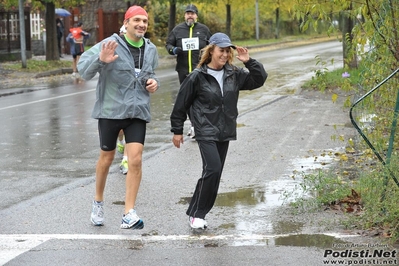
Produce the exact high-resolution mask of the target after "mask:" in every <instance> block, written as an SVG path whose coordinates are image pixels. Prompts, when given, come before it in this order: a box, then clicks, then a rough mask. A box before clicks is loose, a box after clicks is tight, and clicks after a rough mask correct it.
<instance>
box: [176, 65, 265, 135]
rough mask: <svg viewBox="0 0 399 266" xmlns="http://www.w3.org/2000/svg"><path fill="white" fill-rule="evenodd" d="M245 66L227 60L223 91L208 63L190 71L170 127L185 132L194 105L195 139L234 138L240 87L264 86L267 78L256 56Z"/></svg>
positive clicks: (192, 114)
mask: <svg viewBox="0 0 399 266" xmlns="http://www.w3.org/2000/svg"><path fill="white" fill-rule="evenodd" d="M245 67H246V68H247V69H248V70H249V72H248V70H246V69H243V68H240V67H236V66H232V65H228V64H226V65H225V66H224V76H223V95H222V93H221V89H220V86H219V83H218V82H217V80H216V79H215V78H214V77H213V76H212V75H210V74H208V73H207V66H206V65H203V66H202V67H201V68H200V69H199V68H196V69H195V70H194V71H193V72H191V74H190V75H188V76H187V78H186V79H185V80H184V81H183V83H182V84H181V86H180V90H179V93H178V95H177V98H176V102H175V105H174V107H173V111H172V114H171V116H170V120H171V127H172V128H171V131H172V132H173V133H174V134H176V135H180V134H183V126H184V121H185V120H186V118H187V111H188V110H189V108H190V107H191V119H193V124H194V131H195V138H196V140H212V141H230V140H235V139H236V137H237V133H236V127H237V116H238V109H237V102H238V96H239V91H240V90H253V89H256V88H259V87H262V86H263V84H264V83H265V81H266V78H267V73H266V71H265V69H264V67H263V65H262V64H261V63H260V62H258V61H256V60H255V59H252V58H251V59H249V60H248V62H247V63H245Z"/></svg>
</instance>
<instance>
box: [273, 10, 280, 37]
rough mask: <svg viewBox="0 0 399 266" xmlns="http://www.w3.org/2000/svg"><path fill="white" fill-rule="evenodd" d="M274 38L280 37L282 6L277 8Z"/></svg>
mask: <svg viewBox="0 0 399 266" xmlns="http://www.w3.org/2000/svg"><path fill="white" fill-rule="evenodd" d="M274 38H275V39H278V38H280V8H279V7H278V8H276V29H275V33H274Z"/></svg>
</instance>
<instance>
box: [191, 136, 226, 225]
mask: <svg viewBox="0 0 399 266" xmlns="http://www.w3.org/2000/svg"><path fill="white" fill-rule="evenodd" d="M197 143H198V146H199V149H200V152H201V158H202V176H201V178H200V179H198V182H197V186H196V187H195V191H194V195H193V197H192V198H191V201H190V205H189V207H188V209H187V212H186V214H187V215H189V216H192V217H197V218H202V219H204V218H205V215H207V213H208V212H209V211H210V210H211V209H212V207H213V205H214V203H215V200H216V196H217V194H218V190H219V183H220V178H221V176H222V171H223V166H224V162H225V160H226V156H227V150H228V149H229V142H228V141H225V142H218V141H205V140H199V141H197Z"/></svg>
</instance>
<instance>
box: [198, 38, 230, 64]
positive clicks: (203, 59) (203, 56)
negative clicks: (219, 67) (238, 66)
mask: <svg viewBox="0 0 399 266" xmlns="http://www.w3.org/2000/svg"><path fill="white" fill-rule="evenodd" d="M216 47H217V45H216V44H209V45H207V46H205V47H204V48H203V49H202V50H201V52H200V61H199V63H198V65H197V68H200V67H201V66H202V65H204V64H205V65H206V64H209V63H210V62H211V60H212V54H211V53H212V52H213V51H214V50H215V48H216ZM229 49H230V53H229V58H228V59H227V64H229V65H232V64H233V48H231V47H229Z"/></svg>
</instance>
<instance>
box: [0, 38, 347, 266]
mask: <svg viewBox="0 0 399 266" xmlns="http://www.w3.org/2000/svg"><path fill="white" fill-rule="evenodd" d="M318 55H319V56H320V57H321V58H322V59H323V60H325V61H330V60H331V58H335V62H336V64H340V63H339V62H341V61H342V47H341V44H340V43H339V42H326V43H320V44H314V45H307V46H300V47H295V48H285V49H280V50H272V51H264V52H257V53H251V56H253V57H254V58H256V59H258V60H260V61H261V62H262V63H264V65H265V68H266V70H267V72H268V73H269V78H268V80H267V82H266V83H265V85H264V86H263V87H262V88H260V89H258V90H256V91H252V92H244V93H242V94H241V95H240V101H239V110H240V116H239V118H238V124H239V125H238V140H237V141H235V142H232V143H231V144H230V149H229V154H228V156H227V161H226V166H225V170H224V173H223V177H222V182H221V185H220V195H219V196H218V199H217V202H216V206H215V207H214V209H213V210H212V211H211V213H210V214H209V215H208V216H207V221H208V223H209V228H208V229H207V230H205V231H204V232H196V231H192V230H191V229H190V228H189V226H188V219H187V217H186V215H185V209H186V207H187V202H188V199H189V198H190V196H191V193H192V191H193V189H194V186H195V183H196V180H197V178H198V177H199V174H200V172H201V160H200V156H199V152H198V148H197V145H196V142H195V141H193V140H191V139H186V141H185V143H184V145H183V147H182V148H181V149H176V148H174V147H172V144H171V137H172V136H171V133H170V132H169V120H168V119H169V114H170V111H171V108H172V105H173V102H174V98H175V96H176V93H177V90H178V83H177V74H176V73H175V72H174V71H173V69H168V68H165V69H162V70H160V71H158V75H159V77H160V78H161V84H162V88H161V89H160V90H158V92H157V93H155V94H154V95H153V97H152V105H151V108H152V115H153V121H152V122H151V123H150V124H149V125H148V129H147V134H148V135H147V139H146V146H145V153H144V161H143V181H142V185H141V188H140V192H139V195H138V201H137V211H138V214H139V215H140V216H141V217H142V218H143V220H144V223H145V227H144V229H143V230H140V231H132V230H121V229H119V223H120V219H121V214H122V210H123V200H124V176H123V175H121V174H120V173H119V170H118V164H119V159H115V163H114V165H113V167H112V168H111V171H110V175H109V178H108V183H107V187H106V190H105V197H106V199H105V204H106V205H105V206H106V207H105V208H106V209H105V212H106V223H105V225H104V226H102V227H94V226H92V225H91V224H90V221H89V215H90V211H91V200H92V197H93V193H94V167H95V163H96V159H97V156H98V137H97V125H96V121H95V120H94V119H91V118H90V114H91V109H92V105H93V102H94V98H95V95H94V94H95V91H94V86H95V80H93V81H88V82H83V83H79V84H74V83H73V81H72V80H71V85H67V86H62V87H59V88H51V89H45V90H39V91H35V92H31V93H24V94H18V95H13V96H7V97H2V98H0V114H1V115H0V124H1V125H2V126H1V128H2V130H1V133H0V137H1V138H0V139H1V142H0V154H1V155H0V156H1V157H2V159H1V161H0V176H1V179H0V197H1V200H0V264H2V263H6V262H8V263H7V264H6V265H53V264H57V265H93V264H94V265H121V264H126V263H131V264H134V265H204V264H205V265H323V264H322V262H323V253H324V250H325V249H326V248H331V246H332V245H333V244H336V243H343V242H346V241H351V236H347V235H344V234H342V232H319V231H317V229H314V228H312V230H310V229H309V228H305V227H304V226H303V225H304V222H303V221H298V220H296V217H295V216H294V215H291V216H290V215H288V216H287V215H285V216H282V215H280V212H282V207H281V205H282V203H283V199H282V195H283V193H284V191H287V190H290V189H292V188H293V187H294V186H295V185H296V184H297V183H296V182H297V181H294V180H293V179H292V178H291V176H292V173H293V172H295V171H307V170H309V169H312V168H317V167H326V166H328V165H330V164H331V163H332V161H333V158H330V157H329V156H326V158H324V160H325V161H324V162H321V161H316V160H314V159H313V160H309V158H315V157H321V156H320V155H321V154H331V153H333V152H334V151H337V150H342V149H343V147H342V145H343V144H342V143H337V142H334V141H332V140H331V135H334V134H335V135H340V134H343V135H345V134H348V133H349V132H351V131H352V129H351V128H348V127H347V126H345V124H346V123H347V121H348V116H347V113H346V112H344V111H343V110H342V109H341V106H337V105H336V104H335V105H334V104H333V103H332V102H331V100H328V99H326V100H323V99H317V100H316V99H314V98H312V97H307V96H305V95H301V94H300V93H299V92H300V84H301V82H303V81H304V80H306V79H309V78H311V76H312V75H314V70H315V69H318V68H320V67H318V66H316V59H315V58H316V56H318ZM340 66H341V65H336V66H331V68H333V67H340ZM171 67H173V66H171ZM187 127H188V125H187ZM287 217H289V218H290V219H288V220H287Z"/></svg>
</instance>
